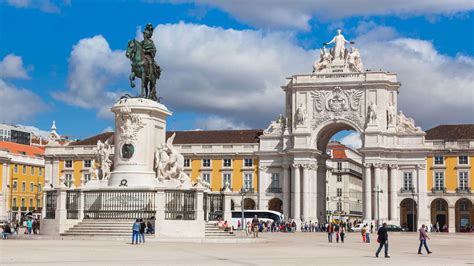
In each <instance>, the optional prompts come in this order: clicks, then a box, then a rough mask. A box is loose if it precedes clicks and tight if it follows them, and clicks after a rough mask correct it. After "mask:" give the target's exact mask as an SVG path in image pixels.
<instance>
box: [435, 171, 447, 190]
mask: <svg viewBox="0 0 474 266" xmlns="http://www.w3.org/2000/svg"><path fill="white" fill-rule="evenodd" d="M438 174H440V175H441V176H442V179H441V180H442V186H438V182H437V178H436V176H437V175H438ZM445 185H446V176H445V174H444V172H443V171H435V172H434V173H433V188H434V189H435V190H442V189H444V187H445Z"/></svg>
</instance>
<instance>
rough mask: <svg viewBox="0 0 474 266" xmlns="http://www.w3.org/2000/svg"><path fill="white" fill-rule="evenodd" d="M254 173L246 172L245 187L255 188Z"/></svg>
mask: <svg viewBox="0 0 474 266" xmlns="http://www.w3.org/2000/svg"><path fill="white" fill-rule="evenodd" d="M252 179H253V178H252V174H244V189H251V188H253V180H252Z"/></svg>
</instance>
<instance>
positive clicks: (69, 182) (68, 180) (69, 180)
mask: <svg viewBox="0 0 474 266" xmlns="http://www.w3.org/2000/svg"><path fill="white" fill-rule="evenodd" d="M64 177H65V179H64V180H65V181H64V185H66V187H68V188H70V187H71V185H72V183H73V178H72V174H64Z"/></svg>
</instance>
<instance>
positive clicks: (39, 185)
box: [38, 183, 43, 193]
mask: <svg viewBox="0 0 474 266" xmlns="http://www.w3.org/2000/svg"><path fill="white" fill-rule="evenodd" d="M41 191H43V185H41V183H38V193H40V192H41Z"/></svg>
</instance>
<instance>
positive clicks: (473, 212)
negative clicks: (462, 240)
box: [455, 198, 474, 232]
mask: <svg viewBox="0 0 474 266" xmlns="http://www.w3.org/2000/svg"><path fill="white" fill-rule="evenodd" d="M455 208H456V210H455V216H456V219H455V221H456V232H469V231H470V232H472V230H471V228H472V226H473V224H474V209H473V208H472V202H471V201H470V200H468V199H466V198H462V199H459V200H458V201H457V202H456V204H455Z"/></svg>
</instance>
